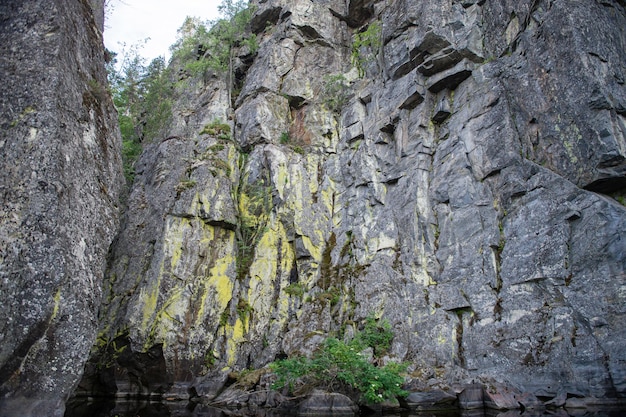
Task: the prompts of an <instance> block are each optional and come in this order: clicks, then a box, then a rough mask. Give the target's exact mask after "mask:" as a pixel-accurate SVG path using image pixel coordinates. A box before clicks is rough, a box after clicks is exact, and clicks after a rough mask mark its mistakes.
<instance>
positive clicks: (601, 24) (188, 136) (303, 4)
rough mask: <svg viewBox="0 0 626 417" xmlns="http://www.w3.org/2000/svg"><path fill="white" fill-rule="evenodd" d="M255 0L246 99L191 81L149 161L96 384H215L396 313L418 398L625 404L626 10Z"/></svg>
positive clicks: (132, 203)
mask: <svg viewBox="0 0 626 417" xmlns="http://www.w3.org/2000/svg"><path fill="white" fill-rule="evenodd" d="M254 3H255V5H256V6H257V10H256V13H255V16H254V17H253V20H252V30H253V31H254V32H255V33H256V34H257V36H258V40H259V42H260V48H259V51H258V52H257V53H256V54H255V55H253V56H250V55H249V54H248V53H247V52H246V51H245V50H242V51H241V53H240V56H239V57H238V65H237V71H236V74H237V75H238V82H239V84H240V85H241V90H240V92H239V94H238V96H237V97H235V99H234V103H229V102H228V94H227V92H226V84H225V83H224V81H222V80H221V76H219V75H216V76H212V77H207V78H205V80H202V81H201V80H188V82H189V86H188V88H187V89H186V90H185V91H184V92H179V93H178V95H179V98H178V104H177V105H176V106H175V110H174V123H173V125H172V127H171V128H170V131H169V132H168V133H166V134H164V135H163V136H162V137H160V138H156V140H155V143H154V144H153V145H150V146H149V147H148V148H147V150H146V151H145V152H144V154H143V156H142V158H141V160H140V162H139V164H138V169H137V172H138V176H137V179H136V182H135V185H134V187H133V191H132V194H131V196H130V199H129V209H128V212H127V216H126V219H125V224H124V226H123V228H122V232H121V235H120V239H119V241H118V242H117V244H116V246H115V250H114V254H113V257H112V260H111V264H110V268H109V272H108V274H107V278H108V284H107V286H108V288H107V296H106V302H105V307H104V310H103V315H102V317H103V324H102V329H101V333H100V335H99V339H98V344H97V345H96V348H95V349H94V355H93V356H92V360H91V362H90V365H89V372H88V378H86V379H85V380H84V381H83V384H84V385H83V386H82V389H83V390H85V391H87V392H97V391H102V390H104V391H107V392H116V391H117V392H118V393H122V392H129V393H133V394H141V395H150V394H163V393H167V394H168V396H172V395H179V396H181V397H188V396H189V395H190V393H194V392H195V393H197V394H200V395H204V396H207V397H209V398H210V397H212V396H213V395H215V394H216V393H217V392H218V391H219V390H220V389H221V387H222V386H223V383H224V381H225V380H226V378H227V375H228V373H229V372H231V371H237V370H242V369H246V368H256V367H261V366H263V365H265V364H267V363H268V362H269V361H272V360H274V359H275V358H276V357H278V356H279V355H284V354H287V355H289V354H295V353H310V352H311V351H312V350H313V349H315V347H316V346H318V345H319V343H320V342H321V341H322V340H323V339H324V338H325V337H327V336H328V335H335V336H339V337H350V335H351V334H352V333H353V332H354V330H355V329H357V328H359V326H360V325H361V324H362V323H363V320H364V318H365V317H366V316H368V315H369V314H374V315H375V316H376V317H385V318H386V319H388V320H389V321H390V322H391V323H392V325H393V329H394V331H395V334H396V337H395V339H394V342H393V346H392V349H391V352H390V356H391V357H392V358H395V359H398V360H404V361H408V362H410V363H411V366H410V371H411V375H412V377H413V378H414V381H413V384H414V386H415V387H418V388H424V389H426V388H432V387H438V386H446V385H448V384H454V383H465V382H470V381H473V380H482V381H485V382H489V381H502V382H505V383H508V384H512V385H515V386H517V387H519V388H522V389H524V390H527V391H530V392H533V393H535V394H537V395H541V396H543V397H547V398H551V397H553V396H556V395H557V394H562V393H570V394H572V395H588V396H600V397H615V396H623V395H624V394H625V392H626V355H625V352H626V346H625V342H624V340H623V337H622V336H623V335H624V334H625V333H626V327H625V326H626V325H625V323H626V320H625V313H626V310H625V308H624V306H625V305H626V303H625V301H626V299H625V298H626V292H625V289H626V240H624V236H626V209H625V207H624V205H623V202H624V199H623V198H624V191H625V186H626V177H625V172H626V171H625V170H626V139H625V134H626V113H625V109H626V88H625V86H624V82H625V78H624V77H625V76H626V67H625V66H624V63H625V62H626V55H625V54H626V48H625V45H626V32H625V29H624V28H626V13H625V11H624V5H623V2H619V1H585V2H579V1H577V2H570V1H561V0H546V1H501V2H484V1H452V0H448V1H443V2H442V1H420V2H415V1H409V0H398V1H393V2H388V1H372V0H370V1H340V0H323V1H311V0H296V1H281V0H274V1H266V2H261V1H259V2H254ZM376 27H379V28H380V37H377V39H374V40H378V42H369V43H368V42H362V46H361V48H360V49H358V48H356V50H355V48H354V45H355V40H356V39H357V36H360V37H361V39H363V37H365V36H368V34H369V36H371V34H372V33H377V32H376V30H375V29H376ZM358 34H361V35H358ZM370 40H372V39H370ZM378 44H380V45H378ZM357 67H360V69H358V68H357ZM342 85H343V87H342ZM215 119H221V121H222V123H228V124H229V125H230V129H231V132H230V133H228V134H224V132H220V131H217V130H215V129H213V130H211V129H205V126H207V125H211V123H212V122H213V121H214V120H215ZM619 201H621V203H620V202H619ZM102 369H104V371H102Z"/></svg>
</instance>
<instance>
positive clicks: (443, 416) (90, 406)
mask: <svg viewBox="0 0 626 417" xmlns="http://www.w3.org/2000/svg"><path fill="white" fill-rule="evenodd" d="M377 415H378V416H380V414H375V413H372V414H368V413H367V412H362V413H361V414H360V415H359V417H370V416H377ZM624 415H626V410H567V411H566V410H563V409H557V410H548V411H543V412H532V411H526V412H522V411H520V410H511V411H495V410H470V411H439V412H419V413H418V412H402V413H386V414H383V416H384V417H622V416H624ZM233 416H242V417H244V416H254V417H294V416H297V414H296V413H280V412H276V411H272V410H255V411H254V412H252V411H248V410H222V409H218V408H213V407H209V406H206V405H201V404H196V403H186V402H148V401H143V402H137V401H133V402H128V401H112V400H110V401H97V402H94V401H73V402H71V403H69V404H68V405H67V410H66V412H65V417H233ZM332 416H333V417H338V415H336V414H335V415H332ZM320 417H321V416H320ZM328 417H330V416H328ZM342 417H346V416H342Z"/></svg>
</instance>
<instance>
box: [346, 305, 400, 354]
mask: <svg viewBox="0 0 626 417" xmlns="http://www.w3.org/2000/svg"><path fill="white" fill-rule="evenodd" d="M392 340H393V332H392V331H391V325H390V324H389V322H388V321H387V320H383V321H380V322H379V321H378V320H377V319H376V318H375V317H374V316H373V315H369V316H367V318H366V319H365V328H364V329H363V331H361V332H359V333H358V334H357V337H356V338H355V341H356V343H359V344H360V346H363V347H364V348H365V347H371V348H372V349H374V354H375V355H376V356H382V355H384V354H385V353H387V351H388V350H389V348H390V347H391V342H392Z"/></svg>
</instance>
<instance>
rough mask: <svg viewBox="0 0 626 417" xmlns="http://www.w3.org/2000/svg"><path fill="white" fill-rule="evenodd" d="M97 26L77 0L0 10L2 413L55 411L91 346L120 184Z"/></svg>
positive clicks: (19, 0)
mask: <svg viewBox="0 0 626 417" xmlns="http://www.w3.org/2000/svg"><path fill="white" fill-rule="evenodd" d="M92 3H94V4H95V3H100V11H102V4H101V2H98V1H94V2H92ZM100 22H102V19H100ZM101 29H102V27H98V26H97V24H96V21H95V20H94V17H93V13H92V8H91V5H90V3H89V2H88V1H86V0H84V1H81V0H39V1H31V0H3V1H2V2H1V3H0V74H1V75H0V79H2V87H1V89H0V125H1V131H0V159H1V160H2V170H1V171H0V195H1V196H2V207H1V208H0V299H1V300H2V309H1V311H0V414H1V415H3V416H15V415H20V416H52V415H55V416H56V415H63V410H64V403H65V401H66V400H67V398H68V397H69V395H70V393H71V392H72V391H73V390H74V388H75V386H76V384H77V383H78V381H79V379H80V377H81V375H82V372H83V368H84V363H85V361H86V360H87V357H88V354H89V349H90V347H91V346H92V345H93V341H94V340H95V336H96V330H97V311H98V307H99V305H100V295H101V285H102V282H103V277H104V270H105V259H106V255H107V252H108V248H109V244H110V242H111V241H112V239H113V236H114V234H115V233H116V231H117V227H118V221H117V210H118V207H117V206H118V202H119V195H118V194H119V191H120V189H121V187H122V182H123V176H122V170H121V159H120V145H121V139H120V136H119V129H118V127H117V125H116V124H117V120H116V112H115V109H114V107H113V104H112V102H111V100H110V98H109V94H108V91H107V89H106V85H107V81H106V72H105V69H104V48H103V46H102V34H101Z"/></svg>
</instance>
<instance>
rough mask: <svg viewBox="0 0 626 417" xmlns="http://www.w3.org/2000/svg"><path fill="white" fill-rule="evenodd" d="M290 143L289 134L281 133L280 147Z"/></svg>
mask: <svg viewBox="0 0 626 417" xmlns="http://www.w3.org/2000/svg"><path fill="white" fill-rule="evenodd" d="M289 142H291V137H290V136H289V132H283V133H281V134H280V143H281V144H282V145H286V144H288V143H289Z"/></svg>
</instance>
